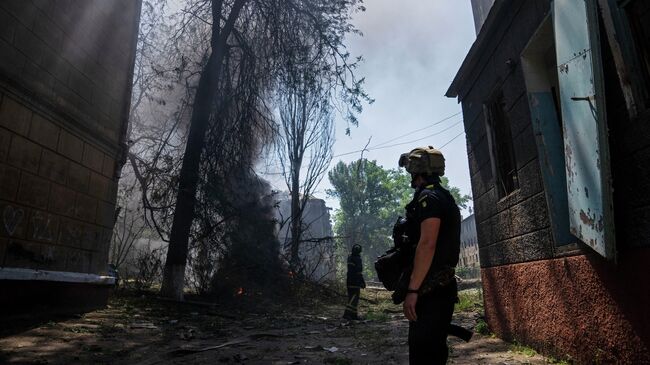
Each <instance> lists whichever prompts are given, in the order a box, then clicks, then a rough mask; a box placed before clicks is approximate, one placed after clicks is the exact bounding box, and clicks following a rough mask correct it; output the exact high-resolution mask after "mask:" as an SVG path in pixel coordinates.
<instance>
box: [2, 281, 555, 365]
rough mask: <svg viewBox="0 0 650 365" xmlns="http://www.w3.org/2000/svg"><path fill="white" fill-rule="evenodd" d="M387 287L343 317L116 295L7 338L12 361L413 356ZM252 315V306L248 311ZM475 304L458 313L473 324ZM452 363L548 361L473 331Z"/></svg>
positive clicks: (374, 360)
mask: <svg viewBox="0 0 650 365" xmlns="http://www.w3.org/2000/svg"><path fill="white" fill-rule="evenodd" d="M387 298H388V297H387V293H386V292H385V291H375V290H367V291H366V299H368V300H370V301H372V302H369V301H368V300H366V301H363V304H362V311H363V313H364V314H365V317H366V319H365V320H364V321H361V322H346V321H342V320H341V319H340V318H339V317H340V311H341V309H340V307H338V306H334V305H313V304H310V305H306V306H304V307H303V308H301V309H297V310H296V309H292V310H289V311H286V310H282V309H281V308H279V307H278V306H277V305H275V306H274V305H265V306H264V307H265V309H266V310H265V311H264V312H265V313H262V309H260V308H257V310H256V311H251V310H250V308H244V307H241V309H240V310H241V311H239V310H234V311H233V310H226V309H224V308H220V307H209V306H199V305H183V306H177V305H170V304H169V303H166V302H161V301H159V300H156V299H153V298H151V297H148V296H147V297H134V296H119V297H114V298H113V299H112V300H111V302H110V305H109V307H108V308H107V309H104V310H98V311H94V312H91V313H88V314H86V315H83V316H81V317H79V318H73V319H64V320H60V321H51V322H47V323H44V324H41V325H38V326H37V327H35V328H32V329H30V330H27V331H24V332H21V333H18V334H14V335H11V336H8V337H4V338H1V339H0V349H1V350H0V351H1V352H0V362H2V363H3V364H4V363H7V364H73V363H76V364H90V363H92V364H143V365H145V364H146V365H153V364H214V363H215V360H217V362H218V363H226V364H228V363H243V364H323V363H324V364H379V363H381V364H406V363H408V354H407V346H406V342H405V341H406V340H405V336H406V333H407V327H408V323H407V322H406V321H405V320H404V319H403V316H402V315H401V313H396V312H398V310H399V308H398V307H397V306H393V305H392V304H390V303H389V302H388V301H387ZM244 313H245V314H244ZM478 318H479V313H478V312H477V310H471V311H464V312H459V313H456V314H455V318H454V322H456V323H458V324H461V325H463V326H464V327H467V328H473V327H474V326H476V324H477V320H478ZM450 344H451V347H452V352H451V357H450V363H452V364H546V363H550V362H551V361H550V360H549V359H546V358H543V357H542V356H540V355H535V354H534V353H531V351H532V350H529V349H528V350H526V349H523V348H519V349H518V348H517V347H515V346H513V345H511V344H508V343H505V342H503V341H501V340H499V339H497V338H494V337H491V336H484V335H480V334H478V333H476V334H475V335H474V338H473V339H472V340H471V341H470V342H469V343H463V342H462V341H460V340H458V339H456V338H452V337H450Z"/></svg>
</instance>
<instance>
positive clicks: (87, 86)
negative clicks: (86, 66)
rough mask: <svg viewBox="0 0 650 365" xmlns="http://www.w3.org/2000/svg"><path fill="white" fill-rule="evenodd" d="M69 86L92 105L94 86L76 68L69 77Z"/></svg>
mask: <svg viewBox="0 0 650 365" xmlns="http://www.w3.org/2000/svg"><path fill="white" fill-rule="evenodd" d="M68 86H69V87H70V89H72V91H74V92H75V93H77V95H79V96H80V97H81V98H82V99H84V100H85V101H86V102H88V103H90V102H91V100H92V93H93V84H92V82H91V81H90V79H88V78H87V77H86V76H84V75H83V74H82V73H81V71H79V70H77V69H76V68H72V69H70V75H69V77H68Z"/></svg>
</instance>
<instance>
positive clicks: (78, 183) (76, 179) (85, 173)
mask: <svg viewBox="0 0 650 365" xmlns="http://www.w3.org/2000/svg"><path fill="white" fill-rule="evenodd" d="M89 183H90V169H88V168H87V167H84V166H81V165H79V164H77V163H74V162H70V167H69V171H68V186H69V187H71V188H73V189H75V190H76V191H78V192H81V193H86V192H88V184H89Z"/></svg>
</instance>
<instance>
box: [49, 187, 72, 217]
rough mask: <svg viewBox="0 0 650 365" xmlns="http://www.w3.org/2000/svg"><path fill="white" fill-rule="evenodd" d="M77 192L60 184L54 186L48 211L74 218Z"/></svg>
mask: <svg viewBox="0 0 650 365" xmlns="http://www.w3.org/2000/svg"><path fill="white" fill-rule="evenodd" d="M75 194H76V193H75V191H74V190H72V189H70V188H68V187H66V186H63V185H58V184H52V189H51V193H50V201H49V204H48V209H49V210H50V211H51V212H53V213H56V214H61V215H65V216H67V217H72V216H74V204H75Z"/></svg>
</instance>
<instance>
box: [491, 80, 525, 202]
mask: <svg viewBox="0 0 650 365" xmlns="http://www.w3.org/2000/svg"><path fill="white" fill-rule="evenodd" d="M484 110H485V114H486V118H485V119H486V127H487V131H488V143H489V147H490V153H491V155H490V157H491V161H492V172H493V174H494V177H495V183H496V188H497V191H498V195H499V198H503V197H505V196H506V195H508V194H510V193H512V192H513V191H515V190H516V189H518V188H519V181H518V179H517V168H516V166H517V165H516V162H515V152H514V148H513V142H512V132H511V131H510V120H509V119H508V115H507V113H506V110H505V101H504V98H503V92H502V91H501V90H498V91H497V92H495V93H494V94H493V96H492V97H491V98H490V99H489V100H488V103H487V104H485V106H484Z"/></svg>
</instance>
